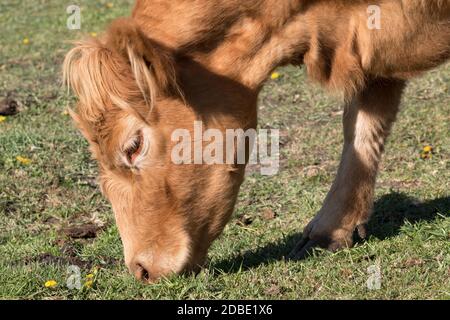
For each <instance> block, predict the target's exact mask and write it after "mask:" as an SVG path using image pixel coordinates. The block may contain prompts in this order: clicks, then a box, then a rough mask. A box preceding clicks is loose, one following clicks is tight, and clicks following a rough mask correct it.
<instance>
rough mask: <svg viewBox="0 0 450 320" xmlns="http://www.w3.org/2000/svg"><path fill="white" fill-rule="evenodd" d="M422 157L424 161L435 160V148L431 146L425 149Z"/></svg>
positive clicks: (421, 154)
mask: <svg viewBox="0 0 450 320" xmlns="http://www.w3.org/2000/svg"><path fill="white" fill-rule="evenodd" d="M420 157H421V158H422V159H431V158H433V147H432V146H430V145H427V146H425V147H423V149H422V152H421V153H420Z"/></svg>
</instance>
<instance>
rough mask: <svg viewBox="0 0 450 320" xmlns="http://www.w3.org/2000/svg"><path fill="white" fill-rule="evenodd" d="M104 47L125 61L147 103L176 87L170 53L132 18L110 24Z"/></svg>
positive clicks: (151, 102)
mask: <svg viewBox="0 0 450 320" xmlns="http://www.w3.org/2000/svg"><path fill="white" fill-rule="evenodd" d="M106 47H107V48H108V49H110V50H112V51H113V52H116V53H118V54H119V55H120V56H121V57H123V58H124V59H126V60H127V61H128V63H129V65H130V67H131V71H132V73H133V76H134V79H135V81H136V84H137V86H138V87H139V90H140V91H141V93H142V96H143V97H144V100H145V101H146V103H147V104H148V105H149V106H152V105H153V103H154V101H155V99H156V97H157V96H159V95H162V94H164V93H167V92H168V91H170V90H171V89H173V88H175V87H177V84H176V75H175V68H174V62H173V55H172V54H171V53H170V52H169V51H168V50H166V49H164V48H163V47H162V46H161V45H158V44H157V43H156V42H155V41H152V40H151V39H148V38H147V37H146V36H145V35H144V34H143V33H142V31H141V30H140V28H139V26H138V25H137V24H136V22H135V21H134V20H133V19H132V18H119V19H116V20H115V21H113V22H112V23H111V25H110V26H109V28H108V31H107V33H106Z"/></svg>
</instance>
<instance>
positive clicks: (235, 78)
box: [64, 0, 450, 282]
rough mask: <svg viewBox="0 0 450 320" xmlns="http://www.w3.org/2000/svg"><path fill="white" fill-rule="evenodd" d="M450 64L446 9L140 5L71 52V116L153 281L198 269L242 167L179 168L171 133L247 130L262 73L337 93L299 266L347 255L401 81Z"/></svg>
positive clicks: (133, 257)
mask: <svg viewBox="0 0 450 320" xmlns="http://www.w3.org/2000/svg"><path fill="white" fill-rule="evenodd" d="M368 8H369V11H368ZM371 10H373V12H375V13H378V14H379V17H378V18H379V21H378V23H377V24H375V27H374V26H372V25H371V24H370V21H369V20H370V19H371V16H370V14H371V12H372V11H371ZM449 55H450V0H370V1H369V0H354V1H348V0H334V1H327V0H284V1H279V0H248V1H241V0H197V1H186V0H138V1H137V2H136V5H135V7H134V10H133V14H132V17H131V18H122V19H118V20H115V21H114V22H113V23H112V24H111V26H110V27H109V29H108V30H107V31H106V33H105V34H104V35H103V36H101V37H99V39H90V40H85V41H82V42H79V43H78V44H77V45H76V46H75V47H74V48H73V49H72V50H71V51H70V52H69V53H68V55H67V57H66V60H65V63H64V77H65V79H66V81H67V83H68V85H69V86H70V87H71V88H72V89H73V91H74V92H75V94H76V95H77V96H78V97H79V103H78V106H77V108H76V110H75V111H73V112H72V117H73V119H74V120H75V122H76V123H77V125H78V127H79V128H80V130H81V132H82V133H83V134H84V136H85V137H86V139H87V140H88V141H89V143H90V147H91V151H92V153H93V155H94V157H95V158H96V159H97V160H98V163H99V170H100V183H101V189H102V192H103V193H104V194H105V196H106V197H107V198H108V199H109V200H110V201H111V203H112V206H113V210H114V214H115V218H116V221H117V225H118V228H119V232H120V236H121V239H122V242H123V246H124V254H125V261H126V264H127V266H128V268H129V269H130V271H131V272H133V273H134V274H135V275H136V277H137V278H139V279H142V280H145V281H149V282H151V281H154V280H156V279H158V278H160V277H162V276H165V275H168V274H170V273H174V272H175V273H178V272H182V271H195V270H198V268H199V267H201V266H202V265H203V264H204V262H205V258H206V255H207V251H208V248H209V246H210V245H211V243H212V241H213V240H215V239H216V238H217V237H218V236H219V235H220V233H221V232H222V230H223V228H224V226H225V224H226V223H227V222H228V220H229V219H230V216H231V214H232V212H233V208H234V204H235V201H236V197H237V194H238V191H239V187H240V185H241V183H242V181H243V176H244V171H245V163H238V162H237V161H231V162H226V163H223V164H220V163H215V164H202V163H194V164H179V163H175V162H174V161H173V150H174V148H175V147H176V141H174V139H173V133H174V132H176V131H177V130H180V129H184V131H182V132H184V133H185V134H186V136H187V137H192V136H195V135H194V134H191V133H194V131H195V123H198V121H201V123H202V129H204V130H206V129H215V130H219V131H220V132H222V133H224V134H225V132H226V130H229V129H243V130H247V129H251V128H255V127H256V124H257V121H256V116H257V105H256V104H257V97H258V94H259V92H260V90H261V88H262V86H263V84H264V81H265V80H266V79H267V77H268V75H269V74H270V73H271V72H272V71H273V70H274V69H275V68H276V67H278V66H280V65H285V64H297V65H300V64H304V65H305V66H306V69H307V73H308V75H309V76H310V78H312V79H314V80H316V81H318V82H319V83H321V84H323V85H324V86H325V87H327V88H329V89H330V90H331V91H334V92H337V93H340V94H341V95H342V98H343V100H344V101H345V112H344V120H343V123H344V137H345V143H344V149H343V154H342V161H341V164H340V166H339V170H338V173H337V177H336V180H335V181H334V183H333V185H332V187H331V190H330V192H329V194H328V195H327V197H326V199H325V202H324V205H323V207H322V209H321V210H320V211H319V213H318V214H317V216H316V217H315V218H314V219H313V220H312V221H311V222H310V223H309V224H308V226H307V227H306V228H305V230H304V233H303V240H302V241H301V243H300V244H299V245H298V247H297V248H296V249H295V250H294V252H293V257H294V258H301V257H303V256H304V255H305V254H306V253H307V252H309V250H310V249H311V247H313V246H317V245H318V246H321V247H324V248H328V249H330V250H337V249H339V248H342V247H348V246H351V245H352V234H353V232H354V230H355V229H356V230H358V231H359V234H360V235H361V236H364V235H365V233H366V231H365V227H364V226H365V224H366V223H367V221H368V219H369V216H370V212H371V209H372V202H373V193H374V184H375V178H376V175H377V170H378V164H379V161H380V157H381V154H382V151H383V145H384V142H385V140H386V138H387V137H388V135H389V131H390V128H391V126H392V124H393V122H394V120H395V118H396V115H397V112H398V108H399V103H400V99H401V95H402V91H403V88H404V86H405V81H406V80H407V79H409V78H411V77H412V76H414V75H417V74H420V73H421V72H423V71H426V70H428V69H430V68H433V67H436V66H438V65H439V64H441V63H443V62H445V61H446V59H447V58H448V57H449ZM193 140H195V139H193ZM189 142H191V141H189ZM192 143H193V145H194V146H195V144H196V143H198V141H192ZM203 145H207V143H205V142H204V141H203V142H200V146H203ZM197 146H199V145H198V144H197ZM195 149H196V148H195V147H194V150H192V153H193V154H195V153H196V152H197V151H196V150H195ZM245 149H246V151H249V150H248V149H249V144H246V148H245ZM189 150H190V149H189ZM233 150H234V152H236V150H235V149H234V148H233ZM189 155H190V154H189ZM233 159H234V158H233ZM247 160H248V157H247ZM244 162H245V161H244Z"/></svg>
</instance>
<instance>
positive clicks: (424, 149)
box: [423, 146, 433, 152]
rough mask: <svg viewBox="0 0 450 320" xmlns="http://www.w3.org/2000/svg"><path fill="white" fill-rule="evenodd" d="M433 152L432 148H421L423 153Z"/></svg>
mask: <svg viewBox="0 0 450 320" xmlns="http://www.w3.org/2000/svg"><path fill="white" fill-rule="evenodd" d="M432 151H433V147H432V146H425V147H423V152H432Z"/></svg>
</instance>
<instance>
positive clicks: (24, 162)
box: [16, 156, 31, 166]
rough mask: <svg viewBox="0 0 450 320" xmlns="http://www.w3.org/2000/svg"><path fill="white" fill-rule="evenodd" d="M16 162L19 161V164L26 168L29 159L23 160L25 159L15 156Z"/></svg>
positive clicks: (29, 161)
mask: <svg viewBox="0 0 450 320" xmlns="http://www.w3.org/2000/svg"><path fill="white" fill-rule="evenodd" d="M16 160H17V161H19V162H20V163H21V164H23V165H26V166H27V165H29V164H30V163H31V159H28V158H25V157H22V156H17V157H16Z"/></svg>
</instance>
